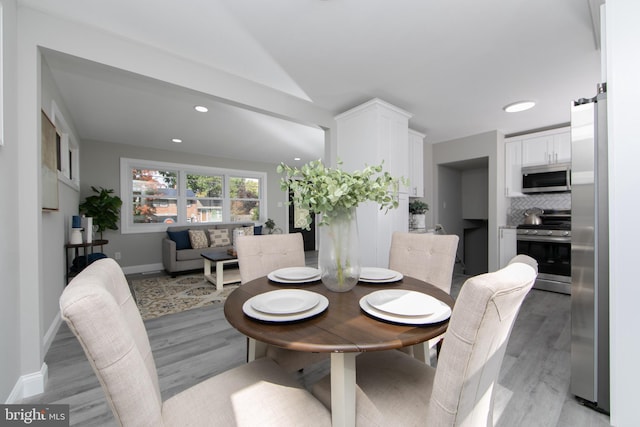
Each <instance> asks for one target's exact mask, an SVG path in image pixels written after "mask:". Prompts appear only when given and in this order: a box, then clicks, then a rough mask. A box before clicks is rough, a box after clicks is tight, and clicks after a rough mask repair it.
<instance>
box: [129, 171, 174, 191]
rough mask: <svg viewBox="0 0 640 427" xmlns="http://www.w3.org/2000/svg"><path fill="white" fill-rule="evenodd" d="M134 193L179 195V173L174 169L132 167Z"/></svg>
mask: <svg viewBox="0 0 640 427" xmlns="http://www.w3.org/2000/svg"><path fill="white" fill-rule="evenodd" d="M131 173H132V178H133V194H134V195H139V196H160V197H162V196H165V197H168V198H176V197H177V196H178V190H177V188H178V174H177V172H174V171H158V170H147V169H132V170H131Z"/></svg>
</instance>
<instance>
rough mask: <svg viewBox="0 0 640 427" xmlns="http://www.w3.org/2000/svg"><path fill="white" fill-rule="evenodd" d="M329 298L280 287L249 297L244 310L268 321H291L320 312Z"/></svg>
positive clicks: (252, 315)
mask: <svg viewBox="0 0 640 427" xmlns="http://www.w3.org/2000/svg"><path fill="white" fill-rule="evenodd" d="M328 306H329V300H328V299H327V298H326V297H325V296H324V295H320V294H318V293H315V292H310V291H305V290H302V289H278V290H276V291H270V292H265V293H263V294H259V295H256V296H254V297H251V298H249V299H248V300H247V301H245V303H244V304H243V305H242V311H243V312H244V313H245V314H246V315H247V316H249V317H253V318H254V319H258V320H264V321H267V322H291V321H294V320H302V319H306V318H308V317H312V316H315V315H316V314H320V313H322V312H323V311H325V310H326V309H327V307H328Z"/></svg>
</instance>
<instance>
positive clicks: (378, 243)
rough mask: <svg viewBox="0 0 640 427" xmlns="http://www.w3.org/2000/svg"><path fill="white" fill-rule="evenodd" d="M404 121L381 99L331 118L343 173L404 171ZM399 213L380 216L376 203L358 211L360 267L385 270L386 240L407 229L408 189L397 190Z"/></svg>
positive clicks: (406, 118)
mask: <svg viewBox="0 0 640 427" xmlns="http://www.w3.org/2000/svg"><path fill="white" fill-rule="evenodd" d="M409 118H411V114H409V113H407V112H406V111H404V110H402V109H400V108H398V107H396V106H394V105H391V104H388V103H386V102H384V101H382V100H380V99H377V98H376V99H372V100H371V101H369V102H366V103H364V104H362V105H359V106H357V107H355V108H352V109H351V110H349V111H346V112H344V113H342V114H340V115H338V116H336V118H335V119H336V135H337V138H336V139H337V153H336V154H337V158H338V159H339V160H341V161H342V168H343V169H344V170H346V171H354V170H361V169H362V168H364V166H365V165H378V164H380V162H382V161H384V164H383V169H384V170H385V171H388V172H389V173H390V174H391V175H392V176H393V177H395V178H399V177H402V176H404V177H405V178H409V177H408V176H407V173H408V171H409V170H410V169H409ZM398 204H399V206H398V208H397V209H393V210H392V211H389V212H387V213H386V214H385V212H384V211H381V210H380V209H379V206H378V205H377V204H376V203H361V204H360V205H359V206H358V214H357V215H358V230H359V240H360V259H361V261H362V265H368V266H372V267H386V266H387V265H388V263H389V248H390V246H391V235H392V234H393V232H394V231H405V232H406V231H408V229H409V189H408V188H407V186H406V185H401V186H400V194H399V195H398Z"/></svg>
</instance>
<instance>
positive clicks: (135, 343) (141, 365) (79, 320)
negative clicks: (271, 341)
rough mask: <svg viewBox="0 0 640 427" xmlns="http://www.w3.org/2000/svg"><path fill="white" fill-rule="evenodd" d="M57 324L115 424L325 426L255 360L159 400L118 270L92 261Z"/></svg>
mask: <svg viewBox="0 0 640 427" xmlns="http://www.w3.org/2000/svg"><path fill="white" fill-rule="evenodd" d="M60 310H61V314H62V318H63V319H64V320H65V321H66V322H67V324H68V325H69V328H70V329H71V331H72V332H73V333H74V334H75V335H76V337H77V338H78V340H79V341H80V343H81V345H82V347H83V349H84V351H85V354H86V355H87V358H88V359H89V362H90V363H91V366H92V368H93V370H94V372H95V373H96V375H97V377H98V379H99V380H100V384H101V386H102V389H103V391H104V393H105V395H106V398H107V401H108V403H109V406H110V407H111V410H112V412H113V415H114V417H115V419H116V420H117V422H118V423H119V424H120V425H121V426H127V427H128V426H211V425H221V426H222V425H224V426H256V425H260V426H263V425H270V426H283V425H311V424H313V425H319V426H329V425H331V415H330V413H329V411H327V409H326V408H325V407H324V406H322V404H321V403H320V402H318V401H317V400H316V399H315V398H314V397H313V396H312V395H311V394H310V393H309V392H308V391H307V390H305V389H304V388H303V387H301V386H300V385H299V384H298V382H297V381H296V380H295V379H294V378H292V377H290V375H289V374H287V373H286V372H284V370H283V369H282V368H280V367H279V366H278V365H277V364H276V363H274V362H273V361H271V360H268V359H261V360H258V361H255V362H252V363H248V364H244V365H242V366H240V367H237V368H234V369H231V370H229V371H226V372H223V373H221V374H219V375H217V376H215V377H212V378H209V379H207V380H204V381H202V382H200V383H199V384H196V385H194V386H192V387H190V388H188V389H186V390H184V391H182V392H181V393H178V394H176V395H175V396H173V397H171V398H169V399H168V400H166V401H164V402H163V401H162V398H161V394H160V388H159V385H158V375H157V372H156V366H155V362H154V359H153V355H152V353H151V348H150V345H149V338H148V336H147V332H146V330H145V326H144V323H143V321H142V318H141V316H140V313H139V311H138V308H137V307H136V303H135V301H134V300H133V297H132V295H131V292H130V291H129V285H128V283H127V280H126V278H125V277H124V274H123V273H122V270H121V269H120V266H119V265H118V264H117V263H116V262H115V261H114V260H112V259H103V260H99V261H96V262H94V263H93V264H91V265H90V266H89V267H87V268H86V269H85V270H83V271H82V272H81V273H80V274H79V275H78V276H76V277H75V278H74V279H73V280H72V281H71V283H70V284H69V285H68V286H67V287H66V288H65V290H64V292H63V293H62V296H61V297H60Z"/></svg>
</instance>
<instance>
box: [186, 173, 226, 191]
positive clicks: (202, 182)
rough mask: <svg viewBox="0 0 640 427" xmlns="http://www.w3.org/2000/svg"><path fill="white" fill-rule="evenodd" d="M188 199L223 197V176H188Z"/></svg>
mask: <svg viewBox="0 0 640 427" xmlns="http://www.w3.org/2000/svg"><path fill="white" fill-rule="evenodd" d="M187 197H222V176H210V175H195V174H187Z"/></svg>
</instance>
